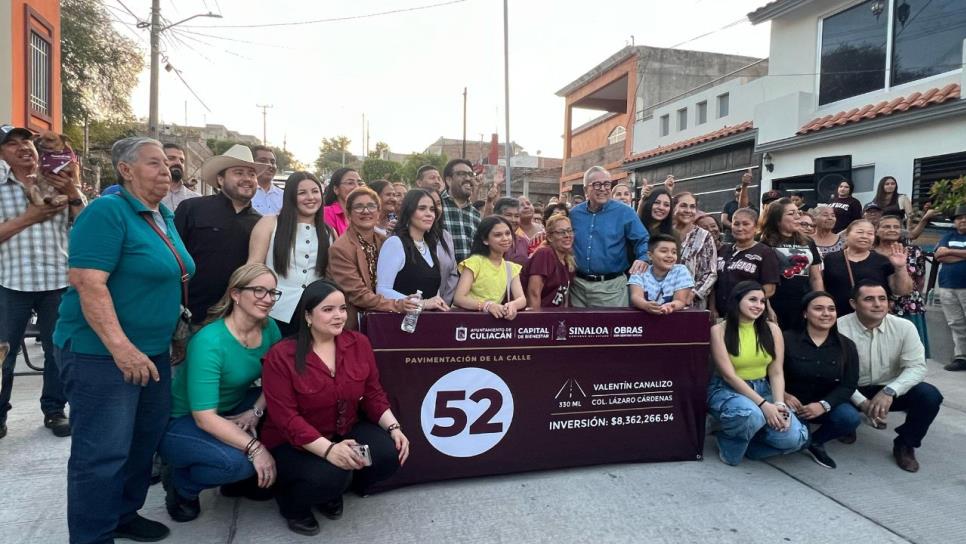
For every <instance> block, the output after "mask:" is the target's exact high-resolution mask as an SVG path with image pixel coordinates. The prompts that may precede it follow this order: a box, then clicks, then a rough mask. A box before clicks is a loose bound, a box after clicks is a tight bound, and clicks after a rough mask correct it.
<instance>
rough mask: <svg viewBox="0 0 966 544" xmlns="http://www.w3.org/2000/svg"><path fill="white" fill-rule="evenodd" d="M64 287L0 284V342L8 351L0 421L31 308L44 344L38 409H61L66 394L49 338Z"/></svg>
mask: <svg viewBox="0 0 966 544" xmlns="http://www.w3.org/2000/svg"><path fill="white" fill-rule="evenodd" d="M64 291H66V289H55V290H53V291H36V292H27V291H14V290H12V289H7V288H6V287H0V342H8V343H9V344H10V353H9V354H7V358H6V359H4V360H3V379H2V382H0V423H6V421H7V412H9V411H10V408H11V405H10V395H11V393H12V392H13V372H14V367H15V366H16V364H17V351H18V350H19V349H20V343H21V342H23V335H24V331H25V330H26V329H27V324H28V323H29V322H30V315H31V310H33V311H35V312H37V327H38V328H39V329H40V336H39V337H38V338H39V339H40V343H41V345H42V346H43V348H44V386H43V389H42V390H41V392H40V410H41V411H42V412H43V413H44V415H50V414H55V413H57V412H63V411H64V405H66V404H67V398H66V397H65V396H64V388H63V386H62V385H61V383H60V373H59V371H58V368H57V360H56V358H55V357H54V349H53V343H52V342H51V336H52V335H53V333H54V324H56V323H57V311H58V308H59V307H60V297H61V295H63V294H64Z"/></svg>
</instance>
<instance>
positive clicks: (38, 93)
mask: <svg viewBox="0 0 966 544" xmlns="http://www.w3.org/2000/svg"><path fill="white" fill-rule="evenodd" d="M50 53H51V44H50V41H49V40H47V39H46V38H44V37H43V36H41V35H40V34H38V33H36V32H33V31H31V32H30V55H29V56H30V67H29V70H30V71H29V75H30V109H32V110H33V111H35V112H37V113H39V114H41V115H44V116H50V111H51V107H50V106H51V105H50V80H51V63H50Z"/></svg>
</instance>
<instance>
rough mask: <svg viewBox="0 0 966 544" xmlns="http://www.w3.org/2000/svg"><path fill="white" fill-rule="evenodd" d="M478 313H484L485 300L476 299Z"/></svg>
mask: <svg viewBox="0 0 966 544" xmlns="http://www.w3.org/2000/svg"><path fill="white" fill-rule="evenodd" d="M476 311H477V312H482V311H483V300H482V299H476Z"/></svg>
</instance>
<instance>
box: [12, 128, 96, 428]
mask: <svg viewBox="0 0 966 544" xmlns="http://www.w3.org/2000/svg"><path fill="white" fill-rule="evenodd" d="M33 136H34V135H33V133H32V132H30V131H29V130H27V129H25V128H21V127H13V126H10V125H3V126H0V159H2V160H0V342H6V343H8V344H9V352H8V353H7V355H6V357H5V358H4V360H3V379H2V385H0V438H3V437H4V436H6V434H7V413H8V412H9V411H10V408H11V405H10V395H11V393H12V388H13V374H14V366H15V365H16V363H17V353H18V352H19V348H20V345H21V343H22V342H23V337H24V332H25V330H26V328H27V325H28V324H29V323H30V318H31V314H32V313H33V312H36V313H37V327H38V329H39V335H38V338H39V339H40V342H41V344H42V345H43V348H44V385H43V390H42V392H41V395H40V409H41V411H43V413H44V426H46V427H47V428H49V429H50V430H51V431H52V432H53V433H54V435H56V436H60V437H64V436H70V423H69V422H68V420H67V416H66V415H65V414H64V407H65V406H66V404H67V399H66V397H65V396H64V391H63V387H62V385H61V383H60V377H59V371H58V368H57V363H56V361H55V360H54V355H53V346H52V344H51V335H52V334H53V329H54V324H55V323H56V322H57V310H58V307H59V306H60V297H61V295H62V294H63V293H64V291H65V290H66V289H67V233H68V229H69V224H70V220H71V219H72V218H73V217H75V216H76V215H77V214H79V213H80V212H81V211H82V210H83V209H84V206H85V204H86V201H85V200H84V196H83V193H81V190H80V187H79V186H77V184H76V183H75V181H74V176H73V172H74V170H75V169H76V168H77V164H76V163H74V164H73V165H71V166H70V167H68V168H64V169H63V170H61V171H60V173H57V174H49V175H45V176H44V178H43V180H42V181H43V183H45V184H47V185H49V186H51V187H53V188H54V189H56V190H57V191H58V192H60V193H62V194H64V195H66V196H67V198H68V202H67V203H66V204H61V205H53V204H44V205H43V206H37V205H35V204H33V203H32V202H30V201H29V200H28V197H27V192H28V191H29V190H30V189H31V188H32V187H33V186H35V185H36V184H38V183H39V181H38V176H39V175H42V174H41V173H40V172H39V157H38V154H37V149H36V147H35V146H34V143H33Z"/></svg>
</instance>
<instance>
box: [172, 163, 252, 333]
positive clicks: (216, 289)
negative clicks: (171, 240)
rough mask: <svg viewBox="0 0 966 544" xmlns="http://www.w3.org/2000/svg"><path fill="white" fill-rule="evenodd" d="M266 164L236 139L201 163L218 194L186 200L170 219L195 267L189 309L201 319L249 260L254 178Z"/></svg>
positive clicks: (203, 176)
mask: <svg viewBox="0 0 966 544" xmlns="http://www.w3.org/2000/svg"><path fill="white" fill-rule="evenodd" d="M266 167H267V166H266V165H264V164H260V163H257V162H255V161H254V160H253V158H252V152H251V150H250V149H248V147H246V146H244V145H241V144H238V145H234V146H232V147H231V148H230V149H228V151H225V153H224V154H223V155H216V156H214V157H209V158H208V159H207V160H205V162H204V164H202V165H201V181H202V183H207V184H208V185H211V186H212V187H214V188H215V189H219V190H220V191H219V192H218V194H215V195H211V196H203V197H200V198H192V199H190V200H185V201H184V202H182V203H181V205H180V206H178V209H177V211H176V212H175V214H174V224H175V227H177V228H178V234H180V235H181V239H182V240H183V241H184V245H185V248H187V250H188V253H190V254H191V258H193V259H194V261H195V265H196V266H197V272H196V273H195V275H194V277H193V278H191V283H189V284H188V309H189V310H191V315H192V318H191V319H192V321H193V322H194V323H195V324H201V322H202V321H204V320H205V316H206V314H207V313H208V308H210V307H211V306H212V305H213V304H214V303H215V302H217V301H218V299H219V298H221V295H223V294H224V293H225V287H226V286H227V285H228V278H229V276H231V273H232V272H234V271H235V269H236V268H238V267H239V266H241V265H243V264H245V262H246V261H247V260H248V239H249V238H250V237H251V234H252V228H254V227H255V223H256V222H258V220H259V218H261V215H259V213H258V212H257V211H255V210H254V209H253V208H252V207H251V202H252V197H253V196H255V189H256V187H257V183H258V182H257V178H258V174H259V172H261V171H262V170H263V169H264V168H266Z"/></svg>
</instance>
